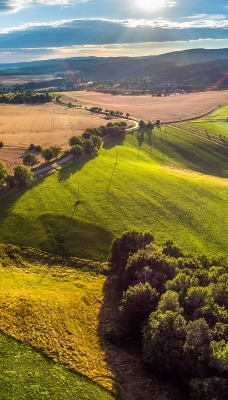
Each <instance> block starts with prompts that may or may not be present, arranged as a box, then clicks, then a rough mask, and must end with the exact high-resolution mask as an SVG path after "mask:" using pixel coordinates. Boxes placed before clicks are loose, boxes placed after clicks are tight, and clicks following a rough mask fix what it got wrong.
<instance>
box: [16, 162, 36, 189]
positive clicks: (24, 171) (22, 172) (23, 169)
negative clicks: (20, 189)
mask: <svg viewBox="0 0 228 400" xmlns="http://www.w3.org/2000/svg"><path fill="white" fill-rule="evenodd" d="M14 178H15V181H16V183H17V184H18V185H19V186H28V185H29V184H30V183H31V182H32V180H33V173H32V172H31V170H30V168H29V167H27V166H26V165H17V166H16V167H15V168H14Z"/></svg>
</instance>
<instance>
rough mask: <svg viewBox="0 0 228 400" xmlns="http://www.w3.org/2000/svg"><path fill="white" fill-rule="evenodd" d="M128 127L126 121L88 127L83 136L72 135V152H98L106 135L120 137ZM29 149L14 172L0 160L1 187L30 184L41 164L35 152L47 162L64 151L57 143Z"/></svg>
mask: <svg viewBox="0 0 228 400" xmlns="http://www.w3.org/2000/svg"><path fill="white" fill-rule="evenodd" d="M126 127H127V124H126V122H124V121H121V122H116V123H112V122H109V123H108V124H107V125H106V126H100V127H99V128H90V129H86V130H85V131H84V132H83V134H82V135H81V136H72V137H71V138H70V139H69V144H70V146H71V149H70V153H71V154H73V155H74V156H75V157H76V158H79V157H82V156H84V155H90V154H93V153H96V152H97V151H98V150H99V149H100V147H101V145H102V138H104V136H109V137H118V136H120V135H122V134H124V133H125V130H126ZM2 147H3V142H0V148H2ZM28 150H29V152H28V153H27V154H25V155H24V157H23V165H17V166H16V167H15V168H14V173H13V174H10V173H9V171H8V170H7V168H6V167H5V166H4V165H3V163H1V162H0V187H1V186H3V185H4V184H6V185H7V186H9V187H15V186H28V185H29V184H30V183H31V182H32V180H33V177H34V175H33V172H32V171H31V168H32V167H35V166H36V165H37V164H39V161H38V158H37V155H36V154H35V153H37V152H38V153H40V154H41V156H42V157H43V158H44V159H45V161H46V162H50V161H51V160H53V159H57V158H58V157H59V156H60V155H61V154H62V153H63V150H62V148H61V147H60V146H57V145H53V146H49V147H47V148H44V149H42V147H41V146H40V145H36V146H35V145H34V144H30V146H29V149H28Z"/></svg>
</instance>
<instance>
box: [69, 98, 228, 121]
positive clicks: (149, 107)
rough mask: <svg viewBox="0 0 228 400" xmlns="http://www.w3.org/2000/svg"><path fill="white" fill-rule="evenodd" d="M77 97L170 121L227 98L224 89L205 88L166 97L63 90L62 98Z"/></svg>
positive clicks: (201, 111)
mask: <svg viewBox="0 0 228 400" xmlns="http://www.w3.org/2000/svg"><path fill="white" fill-rule="evenodd" d="M66 97H67V98H68V101H72V99H73V100H75V99H76V100H77V104H78V105H82V106H87V107H92V106H99V107H102V108H103V110H105V109H111V110H114V111H116V110H119V111H122V112H123V113H124V114H126V113H127V112H128V113H129V114H130V115H131V116H132V117H135V118H139V119H144V120H146V121H147V120H151V121H152V120H153V119H155V120H157V119H160V120H161V121H162V122H174V121H180V120H184V119H190V118H196V117H199V116H201V115H204V114H206V113H208V112H210V111H212V110H213V109H215V108H216V107H218V106H219V105H220V104H224V103H227V102H228V91H220V92H217V91H210V92H209V91H208V92H199V93H190V94H176V95H174V94H173V95H170V96H166V97H152V96H150V95H147V96H116V95H111V94H105V93H99V92H88V91H79V92H65V93H64V96H63V101H67V99H66Z"/></svg>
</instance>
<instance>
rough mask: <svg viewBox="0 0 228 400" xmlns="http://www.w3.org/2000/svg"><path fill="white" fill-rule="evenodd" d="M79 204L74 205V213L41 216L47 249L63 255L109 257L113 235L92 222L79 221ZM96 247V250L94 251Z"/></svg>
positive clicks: (99, 258)
mask: <svg viewBox="0 0 228 400" xmlns="http://www.w3.org/2000/svg"><path fill="white" fill-rule="evenodd" d="M80 205H81V204H80V203H79V204H75V206H73V207H72V214H71V215H69V217H66V216H65V215H56V214H54V215H53V214H44V215H41V216H40V217H39V223H40V224H42V226H43V229H44V230H45V232H46V241H45V244H44V246H45V250H47V251H49V252H53V253H55V254H58V255H61V256H74V255H77V257H81V258H87V259H94V260H101V259H103V260H104V259H105V258H107V256H108V254H107V250H106V249H108V248H109V246H110V243H111V242H112V240H113V235H112V234H111V233H110V232H109V231H107V230H105V229H103V228H101V227H99V226H97V225H93V224H90V223H85V222H82V221H78V220H77V219H76V218H77V209H78V207H80ZM94 249H96V251H94Z"/></svg>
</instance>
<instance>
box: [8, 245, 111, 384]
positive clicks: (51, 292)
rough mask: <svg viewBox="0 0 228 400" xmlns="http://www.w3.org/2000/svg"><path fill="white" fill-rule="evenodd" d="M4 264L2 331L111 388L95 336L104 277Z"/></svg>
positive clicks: (103, 358) (74, 271) (72, 271)
mask: <svg viewBox="0 0 228 400" xmlns="http://www.w3.org/2000/svg"><path fill="white" fill-rule="evenodd" d="M1 252H2V247H1ZM1 258H2V257H1ZM1 264H3V266H1ZM6 265H8V262H7V261H3V262H1V260H0V276H1V278H0V279H1V293H0V318H1V329H2V330H3V331H4V332H5V333H6V334H8V335H10V336H12V337H15V338H17V339H20V340H22V341H24V342H26V343H29V344H30V345H32V346H33V347H35V348H37V349H39V350H41V351H42V352H44V353H45V354H47V355H48V356H50V357H52V358H54V359H57V360H58V361H60V362H62V363H64V364H65V365H66V366H67V367H69V368H71V369H73V370H74V371H78V372H80V373H82V374H84V375H85V376H87V377H89V378H91V379H93V380H94V381H95V382H99V383H102V384H104V385H105V386H106V387H108V386H109V388H111V377H112V375H111V373H110V371H109V370H108V366H107V364H106V362H105V355H104V353H103V352H102V350H101V346H100V342H99V338H98V336H97V329H98V319H99V318H98V317H99V313H100V308H101V303H102V299H103V294H102V289H103V285H104V282H105V279H106V278H105V276H104V275H102V274H99V273H98V274H95V273H91V272H82V271H80V270H72V269H69V268H62V267H61V266H60V267H58V266H52V267H48V266H43V265H42V264H38V265H34V264H28V265H26V264H24V265H23V268H18V267H15V265H14V263H13V265H11V266H8V267H7V268H6Z"/></svg>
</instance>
